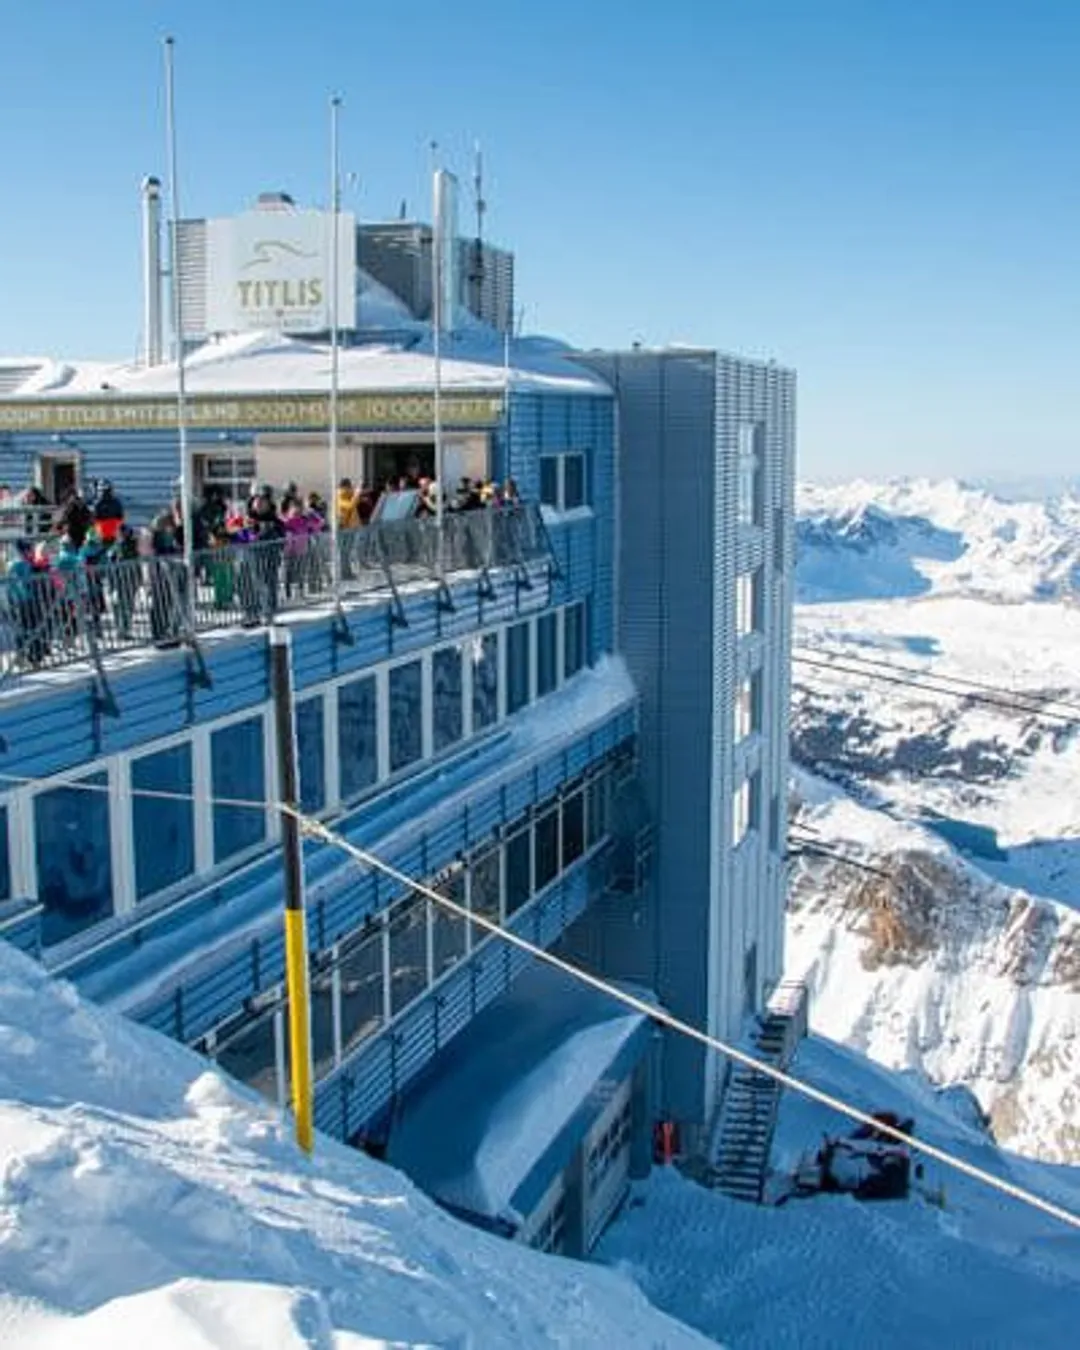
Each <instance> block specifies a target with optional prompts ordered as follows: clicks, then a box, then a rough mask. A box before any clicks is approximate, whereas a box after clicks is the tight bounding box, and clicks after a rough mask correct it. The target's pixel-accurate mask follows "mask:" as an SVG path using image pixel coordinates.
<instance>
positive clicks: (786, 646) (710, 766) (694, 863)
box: [575, 351, 795, 1122]
mask: <svg viewBox="0 0 1080 1350" xmlns="http://www.w3.org/2000/svg"><path fill="white" fill-rule="evenodd" d="M580 359H581V360H582V361H583V363H584V364H587V365H589V366H590V367H592V368H593V369H594V370H596V371H597V372H598V373H599V374H600V375H602V376H603V377H604V378H605V379H607V380H608V381H609V382H610V383H611V384H612V385H613V386H614V387H615V390H616V417H617V425H618V444H617V447H616V462H617V465H618V495H617V506H618V511H619V517H618V519H617V521H616V523H615V527H614V529H615V535H614V538H615V540H616V541H617V569H618V570H617V579H616V600H615V603H616V613H617V615H618V631H617V634H616V644H617V649H618V650H620V651H621V652H622V653H623V654H624V655H625V657H626V660H627V663H628V665H629V667H630V670H631V672H632V674H633V676H634V679H635V682H636V684H637V687H638V690H639V692H640V695H641V700H642V701H641V712H640V719H641V720H640V725H641V736H640V747H641V768H642V778H643V786H644V791H645V794H646V798H647V800H648V804H649V808H650V811H651V813H652V816H653V819H654V821H655V823H656V826H657V847H656V857H655V863H654V868H653V878H652V883H651V886H650V888H649V893H648V894H647V895H646V896H645V897H643V898H642V899H640V900H639V901H638V902H637V905H636V908H635V907H632V906H628V905H626V904H625V903H624V904H621V905H615V904H612V905H607V906H601V907H599V908H597V909H596V910H595V911H591V912H590V914H589V915H588V916H586V918H585V920H584V921H583V927H582V928H581V931H579V932H578V933H577V934H576V935H575V940H576V942H577V943H578V944H579V946H580V949H581V950H582V951H585V952H588V953H589V955H590V957H591V958H592V959H598V960H600V961H601V962H602V964H603V966H604V968H605V969H606V970H607V971H608V973H610V974H612V975H616V976H622V977H624V978H632V979H638V980H643V981H645V982H647V983H649V984H650V985H651V986H652V987H654V988H655V989H656V990H657V992H658V993H659V994H660V996H661V998H662V999H663V1000H664V1001H665V1003H666V1004H667V1005H668V1006H669V1007H671V1008H672V1010H673V1011H675V1012H677V1013H678V1014H679V1015H680V1016H682V1017H685V1018H686V1019H687V1020H688V1021H691V1022H693V1023H694V1024H695V1025H697V1026H702V1027H708V1028H709V1029H710V1030H712V1031H714V1032H720V1033H722V1034H725V1035H730V1034H732V1033H733V1032H735V1031H736V1030H737V1029H738V1025H739V1022H740V1019H741V1017H742V1014H743V1009H744V1007H745V1006H746V1004H747V1002H748V1001H749V1000H748V995H747V991H746V990H745V989H744V987H743V985H744V980H745V976H746V970H747V968H748V967H747V963H746V961H745V954H746V951H747V950H748V949H749V947H750V946H752V945H753V944H754V943H756V944H757V950H758V959H757V972H758V983H759V986H763V985H764V984H766V983H767V982H769V981H771V980H772V979H775V978H776V977H777V975H778V974H779V970H780V961H781V948H782V933H783V904H784V897H783V889H782V887H783V876H784V873H783V867H782V863H781V861H780V860H781V859H782V851H781V850H782V849H783V844H784V840H783V830H782V829H781V830H780V832H779V836H778V838H777V839H776V840H775V841H773V842H774V843H775V844H776V848H775V849H772V848H770V846H769V844H770V841H769V839H768V837H767V836H768V829H767V824H768V817H769V811H768V805H769V802H770V801H771V800H772V797H773V796H774V795H775V794H777V793H778V794H779V796H780V799H781V802H783V798H784V789H783V785H784V784H785V783H786V779H787V734H788V710H787V704H788V694H789V689H788V679H789V676H788V665H789V650H790V639H791V621H790V600H791V591H790V569H791V558H790V554H791V547H790V537H791V513H792V499H793V486H792V475H793V459H794V387H795V381H794V375H793V374H792V372H790V371H786V370H782V369H780V368H778V367H776V366H766V365H762V364H755V363H750V362H745V361H740V360H737V359H736V358H733V357H728V356H722V355H720V356H718V355H717V354H716V353H713V352H693V351H679V352H629V353H590V354H589V355H588V356H585V357H582V358H580ZM755 423H758V424H760V432H759V433H758V435H757V436H756V444H757V445H758V446H759V448H760V458H761V481H760V485H759V491H760V501H759V510H758V518H759V519H760V521H761V522H762V523H761V524H759V525H752V526H740V525H739V520H738V452H739V444H740V433H739V427H740V425H743V424H755ZM754 568H761V575H762V579H761V588H760V632H758V633H756V634H752V635H750V636H749V637H746V638H742V639H740V638H738V636H737V634H736V631H735V630H736V602H735V592H736V578H737V576H738V573H739V571H740V570H752V569H754ZM757 668H760V669H761V677H762V686H761V714H762V715H761V729H760V731H758V732H756V733H755V734H753V735H752V736H751V737H749V738H747V739H746V741H745V742H744V743H743V744H741V745H740V746H739V747H738V748H736V746H735V745H734V735H735V699H736V690H737V685H738V680H739V679H740V678H741V677H742V676H743V675H744V674H745V673H746V672H748V671H753V670H754V669H757ZM747 773H751V774H752V773H758V774H759V775H760V779H759V781H760V785H761V786H760V794H759V796H760V803H761V807H760V811H759V822H760V823H759V825H758V827H757V828H753V829H751V830H750V831H749V833H748V834H747V836H746V838H745V840H743V842H742V844H741V846H740V847H738V848H735V847H734V843H733V838H732V809H733V802H732V798H733V793H734V791H735V789H736V787H737V784H738V782H739V781H741V778H742V776H743V775H745V774H747ZM760 992H761V990H760V988H759V989H757V990H755V991H753V993H754V995H755V997H757V998H760ZM664 1065H665V1068H664V1084H663V1100H662V1106H663V1109H664V1110H667V1111H670V1112H672V1113H673V1114H676V1115H678V1116H680V1117H681V1118H682V1119H684V1120H687V1121H699V1122H705V1121H706V1120H707V1119H708V1117H709V1114H710V1110H711V1106H712V1103H713V1100H714V1097H715V1092H716V1086H717V1085H716V1082H715V1063H714V1062H713V1063H710V1057H707V1056H706V1055H705V1054H704V1053H703V1052H701V1051H699V1050H698V1049H697V1048H696V1047H694V1046H693V1045H689V1044H688V1043H686V1042H685V1041H683V1040H681V1039H680V1040H671V1041H670V1042H669V1043H668V1044H667V1045H666V1046H665V1052H664Z"/></svg>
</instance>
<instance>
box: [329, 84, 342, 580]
mask: <svg viewBox="0 0 1080 1350" xmlns="http://www.w3.org/2000/svg"><path fill="white" fill-rule="evenodd" d="M340 112H341V99H340V98H339V97H338V96H337V95H335V96H334V97H333V98H332V99H331V100H330V210H331V212H332V219H331V225H330V434H329V437H328V443H327V453H328V455H329V461H330V462H329V473H330V493H329V496H328V498H327V506H328V507H329V510H330V558H331V562H330V575H331V578H332V581H333V593H334V598H335V600H338V601H340V599H341V552H340V547H339V539H338V532H339V530H340V528H341V522H340V520H339V519H338V505H337V490H338V396H339V392H340V389H339V386H340V377H341V360H340V345H341V335H340V332H339V327H338V325H339V311H338V290H339V289H340V275H339V274H340V262H339V258H338V253H339V240H338V232H339V229H340V221H341V169H340V163H339V151H338V121H339V114H340Z"/></svg>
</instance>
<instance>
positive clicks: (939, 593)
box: [788, 482, 1080, 1163]
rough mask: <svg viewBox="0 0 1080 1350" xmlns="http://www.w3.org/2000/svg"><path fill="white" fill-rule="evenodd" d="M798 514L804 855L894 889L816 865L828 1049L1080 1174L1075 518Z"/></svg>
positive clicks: (939, 509) (809, 493)
mask: <svg viewBox="0 0 1080 1350" xmlns="http://www.w3.org/2000/svg"><path fill="white" fill-rule="evenodd" d="M801 501H802V509H803V512H804V514H803V517H802V520H801V522H800V539H801V544H802V553H801V556H800V562H799V567H800V589H801V594H802V596H803V602H802V603H801V604H800V605H799V607H798V610H797V623H796V656H797V660H796V665H795V691H794V716H793V752H794V756H795V760H796V763H797V764H798V765H799V766H800V767H801V768H802V769H803V770H805V771H808V772H804V773H802V774H801V775H799V776H798V777H797V782H796V792H795V796H796V802H797V806H798V815H797V824H798V825H799V826H802V827H804V828H803V831H802V832H799V831H798V830H797V831H796V838H798V839H800V840H801V841H802V843H803V846H804V847H809V848H811V849H813V848H817V849H819V850H820V849H824V850H827V851H833V852H836V853H840V854H842V855H843V856H844V857H845V858H850V859H858V860H861V861H862V862H864V863H866V864H868V865H869V866H870V867H872V868H875V869H878V871H876V872H873V871H872V872H865V871H859V870H857V869H856V868H854V867H852V866H850V865H849V864H848V863H845V862H840V861H837V860H836V859H832V858H828V857H822V856H820V854H817V855H815V854H813V853H811V854H807V855H804V856H803V857H802V858H801V859H800V860H799V862H798V864H797V870H796V873H795V884H794V887H793V895H792V907H791V914H790V920H789V930H788V931H789V953H790V969H791V973H793V974H806V975H807V976H808V978H809V979H810V982H811V984H812V986H813V989H814V993H815V997H814V1004H813V1006H814V1011H813V1020H814V1025H815V1027H816V1028H817V1029H819V1030H820V1031H822V1032H823V1033H824V1034H827V1035H830V1036H832V1037H834V1038H836V1039H838V1040H841V1041H844V1042H846V1043H848V1044H850V1045H853V1046H856V1047H858V1048H860V1049H862V1050H864V1051H865V1052H866V1053H868V1054H870V1055H871V1056H872V1057H873V1058H875V1059H877V1060H878V1061H880V1062H882V1063H884V1064H886V1065H888V1066H890V1067H896V1068H900V1067H903V1068H909V1067H910V1068H917V1069H919V1070H921V1071H925V1072H926V1073H928V1074H929V1075H930V1076H931V1077H932V1078H933V1079H934V1080H936V1081H937V1082H939V1083H959V1084H966V1085H967V1086H969V1087H970V1088H971V1089H972V1090H973V1091H974V1092H975V1094H976V1096H977V1098H978V1100H979V1101H980V1103H981V1105H982V1108H983V1109H984V1110H985V1111H986V1112H987V1114H988V1116H989V1118H990V1121H991V1126H992V1129H993V1131H994V1133H995V1135H996V1137H997V1138H998V1139H999V1140H1000V1141H1001V1142H1003V1143H1006V1144H1008V1146H1009V1147H1012V1148H1015V1149H1018V1150H1020V1151H1022V1152H1025V1153H1028V1154H1030V1155H1031V1156H1034V1157H1040V1158H1045V1159H1050V1160H1057V1161H1068V1162H1073V1163H1077V1162H1080V1086H1078V1085H1080V914H1078V911H1080V609H1078V608H1077V607H1076V606H1075V604H1074V603H1073V599H1074V596H1075V594H1077V585H1076V579H1077V569H1078V560H1080V501H1077V500H1076V499H1069V500H1065V501H1059V502H1056V503H1038V502H1021V503H1008V502H1004V501H1001V500H999V499H996V498H994V497H991V496H989V495H988V494H986V493H984V492H977V491H975V490H972V489H968V488H964V487H961V486H960V485H958V484H956V483H942V484H930V483H926V482H917V483H900V484H897V483H892V484H886V485H882V486H878V487H874V486H873V485H869V484H866V483H856V484H852V485H849V486H847V487H841V488H828V489H819V488H807V489H805V490H804V491H803V493H802V496H801ZM907 671H915V672H917V675H916V676H915V677H914V678H912V677H910V676H908V675H907V674H906V672H907ZM926 675H936V676H939V677H940V676H946V677H952V678H953V679H959V680H966V681H971V682H972V683H971V684H970V685H960V684H954V685H952V686H950V687H952V688H953V689H955V690H956V691H957V692H958V693H959V694H961V695H965V691H966V695H965V696H960V697H953V696H949V695H947V694H944V693H941V692H933V691H931V690H929V689H927V688H925V687H920V685H919V676H924V677H925V676H926ZM976 682H977V683H979V684H981V685H984V686H990V687H993V688H996V689H1001V690H1005V691H1006V692H1007V694H1009V693H1011V694H1016V695H1021V696H1023V698H1024V702H1025V707H1024V709H1022V710H1019V711H1018V710H1016V709H1015V708H1010V707H1007V706H988V705H987V704H986V703H984V702H982V701H981V699H980V698H979V692H980V691H979V690H978V689H977V688H975V683H976ZM1050 700H1059V702H1057V703H1053V704H1051V702H1050ZM1007 701H1008V700H1007V699H1006V702H1007ZM1031 701H1034V702H1035V703H1036V704H1037V705H1038V706H1040V707H1044V708H1045V712H1044V713H1039V712H1038V711H1033V710H1032V709H1031V708H1030V707H1029V706H1027V705H1028V704H1029V703H1030V702H1031ZM1062 701H1063V702H1062ZM823 779H828V780H829V781H828V783H827V784H826V783H825V782H824V781H823ZM879 873H884V875H880V874H879Z"/></svg>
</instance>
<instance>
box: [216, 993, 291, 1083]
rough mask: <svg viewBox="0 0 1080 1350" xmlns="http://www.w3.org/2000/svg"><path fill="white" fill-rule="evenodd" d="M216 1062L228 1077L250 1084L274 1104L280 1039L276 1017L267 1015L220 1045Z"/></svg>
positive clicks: (271, 1013)
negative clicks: (276, 1033) (276, 1028)
mask: <svg viewBox="0 0 1080 1350" xmlns="http://www.w3.org/2000/svg"><path fill="white" fill-rule="evenodd" d="M214 1058H215V1059H216V1060H217V1062H218V1064H219V1065H220V1066H221V1068H222V1069H224V1070H225V1072H226V1073H227V1074H231V1075H232V1076H233V1078H238V1079H239V1080H240V1082H241V1083H247V1085H248V1087H253V1088H254V1089H255V1091H256V1092H261V1093H262V1094H263V1096H264V1097H269V1098H270V1099H271V1100H273V1099H275V1098H276V1097H277V1039H276V1035H275V1029H274V1013H273V1012H269V1013H266V1014H264V1015H263V1016H262V1017H260V1018H259V1020H258V1021H257V1022H255V1023H252V1024H248V1025H247V1026H245V1027H242V1028H241V1029H240V1030H239V1031H237V1032H236V1033H235V1034H234V1035H233V1036H231V1037H229V1038H228V1039H227V1040H224V1041H222V1042H219V1044H218V1046H217V1049H216V1050H215V1051H214Z"/></svg>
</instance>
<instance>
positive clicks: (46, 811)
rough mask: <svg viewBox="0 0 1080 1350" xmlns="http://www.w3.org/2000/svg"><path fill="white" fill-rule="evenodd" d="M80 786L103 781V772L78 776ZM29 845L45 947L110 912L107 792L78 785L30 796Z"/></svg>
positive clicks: (104, 783)
mask: <svg viewBox="0 0 1080 1350" xmlns="http://www.w3.org/2000/svg"><path fill="white" fill-rule="evenodd" d="M78 783H79V784H82V785H83V786H84V787H85V788H91V789H100V788H105V787H107V785H108V776H107V775H106V774H104V773H94V774H90V775H89V776H88V777H86V778H81V779H79V780H78ZM34 850H35V855H36V860H37V878H38V899H39V900H40V901H41V904H42V906H43V912H42V915H41V940H42V942H43V943H44V945H45V946H46V947H50V946H52V945H53V944H54V943H56V942H63V941H64V939H65V938H69V937H71V936H72V935H73V934H74V933H78V932H81V931H82V929H84V928H89V927H90V925H91V924H94V923H97V922H98V920H100V919H104V918H106V917H107V916H108V915H109V914H111V913H112V859H111V855H110V851H109V794H108V792H107V791H106V792H103V791H97V790H93V791H85V790H81V789H80V787H79V785H78V784H73V785H72V786H71V787H58V788H52V789H51V790H50V791H48V792H42V793H39V795H38V796H37V797H35V798H34Z"/></svg>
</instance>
